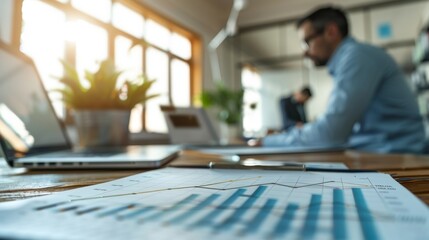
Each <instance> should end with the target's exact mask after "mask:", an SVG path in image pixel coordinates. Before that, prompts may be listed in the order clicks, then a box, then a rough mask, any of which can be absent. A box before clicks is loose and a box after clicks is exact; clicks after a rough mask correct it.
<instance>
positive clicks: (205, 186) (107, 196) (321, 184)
mask: <svg viewBox="0 0 429 240" xmlns="http://www.w3.org/2000/svg"><path fill="white" fill-rule="evenodd" d="M258 178H259V177H258ZM253 179H257V178H253ZM248 180H252V179H234V180H227V181H222V182H215V183H208V184H203V185H190V186H182V187H171V188H160V189H153V190H148V191H141V192H131V193H123V194H111V195H102V196H96V197H89V198H76V199H72V200H71V201H72V202H76V201H86V200H94V199H102V198H114V197H124V196H130V195H140V194H148V193H155V192H163V191H174V190H183V189H190V188H201V189H207V190H215V191H227V190H234V189H239V188H249V187H259V186H266V185H274V186H280V187H286V188H291V189H298V188H306V187H312V186H323V185H325V184H327V183H340V181H326V182H318V183H309V184H302V185H298V186H296V185H287V184H281V183H277V182H265V183H258V184H249V185H242V186H236V187H225V188H219V187H210V186H214V185H219V184H224V183H231V182H239V181H248ZM341 183H342V184H344V183H343V182H341ZM348 184H349V185H354V186H356V187H361V188H362V187H366V188H370V186H369V185H365V184H355V183H348ZM324 187H330V186H324ZM332 188H338V187H332Z"/></svg>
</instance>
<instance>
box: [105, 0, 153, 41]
mask: <svg viewBox="0 0 429 240" xmlns="http://www.w3.org/2000/svg"><path fill="white" fill-rule="evenodd" d="M112 22H113V26H115V27H117V28H119V29H121V30H123V31H124V32H127V33H129V34H131V35H133V36H135V37H138V38H141V37H143V32H144V22H145V21H144V18H143V16H141V15H140V14H138V13H137V12H135V11H133V10H131V9H130V8H128V7H126V6H124V5H123V4H120V3H115V4H113V21H112Z"/></svg>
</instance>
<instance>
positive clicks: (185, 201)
mask: <svg viewBox="0 0 429 240" xmlns="http://www.w3.org/2000/svg"><path fill="white" fill-rule="evenodd" d="M198 196H199V195H198V194H191V195H189V196H188V197H186V198H184V199H183V200H181V201H179V202H177V203H176V204H174V205H173V206H171V207H170V208H167V209H165V210H161V211H159V212H157V213H154V214H153V215H151V216H148V217H146V218H144V219H142V221H140V222H145V221H154V220H158V219H159V218H161V217H163V216H165V215H168V214H170V213H172V212H174V211H177V210H179V209H180V208H182V207H183V206H185V205H186V204H188V203H190V202H192V201H193V200H195V198H197V197H198Z"/></svg>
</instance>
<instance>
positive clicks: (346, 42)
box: [327, 37, 356, 75]
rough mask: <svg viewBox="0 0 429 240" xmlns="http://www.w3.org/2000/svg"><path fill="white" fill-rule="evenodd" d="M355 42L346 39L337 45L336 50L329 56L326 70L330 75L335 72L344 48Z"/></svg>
mask: <svg viewBox="0 0 429 240" xmlns="http://www.w3.org/2000/svg"><path fill="white" fill-rule="evenodd" d="M355 42H356V40H354V39H353V38H352V37H346V38H344V39H343V41H341V43H340V44H339V45H338V47H337V49H335V51H334V53H333V54H332V56H331V59H330V60H329V61H328V65H327V67H328V70H329V73H330V74H331V75H333V74H334V72H335V66H337V65H338V61H340V58H341V55H343V54H342V53H343V52H344V51H345V49H346V46H347V45H349V44H351V43H355Z"/></svg>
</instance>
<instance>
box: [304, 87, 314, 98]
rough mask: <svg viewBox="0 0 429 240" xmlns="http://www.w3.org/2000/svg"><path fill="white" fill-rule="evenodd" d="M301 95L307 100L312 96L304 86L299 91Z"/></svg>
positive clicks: (308, 88)
mask: <svg viewBox="0 0 429 240" xmlns="http://www.w3.org/2000/svg"><path fill="white" fill-rule="evenodd" d="M301 94H303V95H306V96H307V97H308V98H311V96H313V94H312V93H311V89H310V87H308V86H305V87H303V88H302V89H301Z"/></svg>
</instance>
